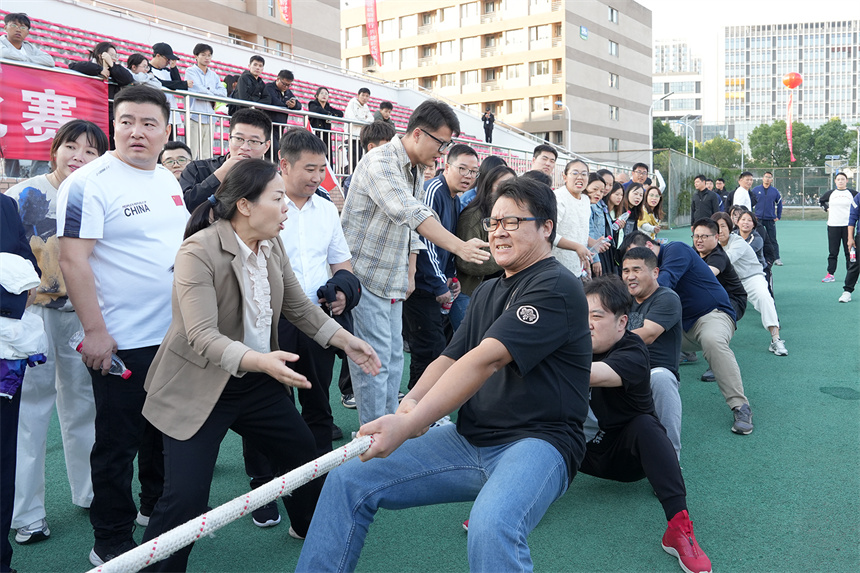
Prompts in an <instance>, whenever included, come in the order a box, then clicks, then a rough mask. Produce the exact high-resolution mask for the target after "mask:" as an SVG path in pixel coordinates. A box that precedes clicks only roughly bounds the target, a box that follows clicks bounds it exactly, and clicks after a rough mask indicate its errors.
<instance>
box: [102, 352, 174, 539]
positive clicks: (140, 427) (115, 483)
mask: <svg viewBox="0 0 860 573" xmlns="http://www.w3.org/2000/svg"><path fill="white" fill-rule="evenodd" d="M157 350H158V347H157V346H148V347H146V348H136V349H133V350H120V351H118V352H117V355H118V356H119V357H120V358H122V360H123V362H125V365H126V367H127V368H128V369H129V370H131V372H132V375H131V378H129V379H128V380H123V379H121V378H120V377H119V376H110V375H108V376H102V375H101V372H99V371H97V370H92V371H90V375H91V377H92V380H93V397H94V398H95V403H96V421H95V430H96V442H95V445H94V446H93V452H92V454H91V455H90V466H91V468H92V477H93V503H92V505H91V506H90V523H92V526H93V533H94V535H95V539H96V546H97V547H99V548H103V549H106V550H109V549H111V548H113V547H115V546H117V545H120V544H122V543H124V542H126V541H130V540H131V539H132V535H131V534H132V531H133V529H134V518H135V517H136V516H137V506H136V505H135V503H134V498H133V497H132V493H131V480H132V476H133V475H134V467H133V464H134V458H135V456H138V462H137V463H138V479H139V480H140V488H141V492H140V508H141V512H142V513H144V514H146V513H147V511H149V512H150V513H151V510H152V508H153V507H154V506H155V503H156V501H158V498H159V497H160V496H161V490H162V485H163V481H164V458H163V455H162V448H161V432H159V431H158V430H156V429H155V427H153V425H152V424H150V423H149V422H147V421H146V419H145V418H144V417H143V415H142V414H141V410H142V409H143V402H144V399H145V398H146V392H145V391H144V389H143V382H144V380H145V379H146V373H147V371H148V370H149V366H150V364H151V363H152V359H153V358H154V357H155V353H156V351H157Z"/></svg>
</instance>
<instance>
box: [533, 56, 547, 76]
mask: <svg viewBox="0 0 860 573" xmlns="http://www.w3.org/2000/svg"><path fill="white" fill-rule="evenodd" d="M549 73H550V72H549V60H542V61H540V62H529V76H531V77H533V76H545V75H547V74H549Z"/></svg>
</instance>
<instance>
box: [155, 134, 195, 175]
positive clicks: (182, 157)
mask: <svg viewBox="0 0 860 573" xmlns="http://www.w3.org/2000/svg"><path fill="white" fill-rule="evenodd" d="M158 162H159V163H160V164H162V165H164V166H165V167H167V170H168V171H170V172H171V173H173V176H174V177H176V180H177V181H180V180H181V178H182V172H183V171H185V168H186V167H187V166H188V164H189V163H191V148H190V147H188V146H187V145H185V144H184V143H182V142H181V141H168V142H167V143H166V144H164V149H162V150H161V153H160V154H159V156H158Z"/></svg>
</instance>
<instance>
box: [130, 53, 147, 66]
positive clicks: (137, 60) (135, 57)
mask: <svg viewBox="0 0 860 573" xmlns="http://www.w3.org/2000/svg"><path fill="white" fill-rule="evenodd" d="M148 61H149V59H147V57H146V56H144V55H143V54H141V53H134V54H132V55H130V56H129V57H128V59H127V60H126V61H125V65H126V67H127V68H129V69H131V67H132V66H139V65H140V64H142V63H143V62H148Z"/></svg>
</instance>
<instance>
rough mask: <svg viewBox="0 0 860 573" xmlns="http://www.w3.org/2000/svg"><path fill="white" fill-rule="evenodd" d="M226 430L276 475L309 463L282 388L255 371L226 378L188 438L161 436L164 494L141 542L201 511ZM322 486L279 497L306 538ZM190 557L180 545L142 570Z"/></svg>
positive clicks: (310, 447) (305, 441)
mask: <svg viewBox="0 0 860 573" xmlns="http://www.w3.org/2000/svg"><path fill="white" fill-rule="evenodd" d="M227 430H233V431H234V432H236V433H237V434H240V435H241V436H242V437H243V438H244V439H246V440H247V441H248V443H249V444H250V445H252V446H253V447H254V448H255V449H257V450H259V451H261V452H263V453H264V454H265V455H266V456H267V458H268V460H269V461H270V463H271V466H272V468H273V470H274V471H275V472H276V474H277V475H281V474H283V473H286V472H288V471H290V470H292V469H295V468H297V467H299V466H301V465H302V464H305V463H307V462H309V461H311V460H312V459H314V452H315V447H314V440H313V435H311V432H310V430H309V429H308V427H307V425H306V424H305V423H304V421H303V420H302V417H301V416H300V415H299V413H298V411H297V410H296V407H295V406H294V405H293V403H292V401H291V400H290V395H289V392H288V390H287V388H286V387H285V386H284V385H283V384H281V383H280V382H277V381H275V380H273V379H272V378H270V377H268V376H266V375H265V374H260V373H248V374H246V375H245V376H244V377H242V378H230V381H229V382H227V386H226V387H225V388H224V390H223V392H222V393H221V397H220V398H219V399H218V402H217V403H216V404H215V407H214V408H213V409H212V413H211V414H210V415H209V418H208V419H207V420H206V422H204V423H203V426H202V427H201V428H200V429H199V430H198V431H197V433H196V434H194V436H192V437H191V438H189V439H188V440H176V439H174V438H171V437H170V436H167V435H165V436H164V494H163V495H162V496H161V499H160V500H158V504H157V505H156V506H155V511H154V512H153V514H152V517H151V518H150V520H149V526H148V527H147V528H146V533H145V534H144V536H143V540H144V542H146V541H149V540H150V539H153V538H155V537H157V536H158V535H160V534H162V533H164V532H165V531H169V530H170V529H172V528H174V527H176V526H177V525H180V524H182V523H185V522H186V521H188V520H189V519H192V518H194V517H196V516H198V515H200V514H202V513H204V512H205V511H206V509H207V504H208V502H209V488H210V486H211V485H212V474H213V472H214V470H215V462H216V460H217V459H218V450H219V448H220V446H221V441H222V440H223V439H224V436H225V435H226V434H227ZM322 485H323V479H322V478H317V479H315V480H312V481H311V482H310V483H308V484H306V485H304V486H302V487H300V488H298V489H297V490H295V492H293V494H292V495H290V496H287V497H284V498H283V502H284V506H285V507H286V509H287V514H288V515H289V516H290V523H291V525H292V527H293V529H294V530H295V531H296V533H298V534H299V535H305V534H307V531H308V527H310V523H311V518H312V517H313V513H314V508H315V507H316V503H317V499H318V498H319V493H320V490H321V489H322ZM190 553H191V547H190V546H188V547H185V548H183V549H181V550H179V551H178V552H176V553H174V554H173V555H172V556H170V557H168V558H167V559H165V560H164V561H161V562H159V563H156V564H154V565H153V566H151V567H149V568H147V569H146V571H184V570H185V569H186V567H187V564H188V555H189V554H190Z"/></svg>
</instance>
